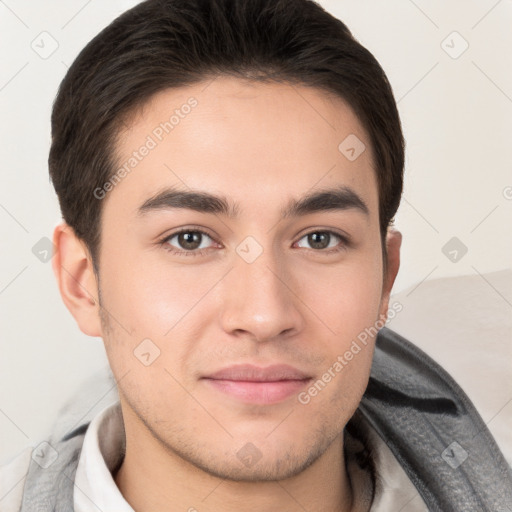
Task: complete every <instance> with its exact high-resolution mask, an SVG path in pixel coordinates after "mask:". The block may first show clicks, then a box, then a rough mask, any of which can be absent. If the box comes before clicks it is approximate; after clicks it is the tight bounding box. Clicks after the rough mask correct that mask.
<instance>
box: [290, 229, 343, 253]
mask: <svg viewBox="0 0 512 512" xmlns="http://www.w3.org/2000/svg"><path fill="white" fill-rule="evenodd" d="M302 240H306V241H307V244H308V245H309V247H304V246H303V245H300V244H301V241H302ZM301 241H299V242H298V245H299V247H304V248H306V249H308V248H310V249H312V250H315V251H321V252H326V253H331V252H336V251H338V250H342V249H345V248H346V247H348V245H349V242H348V240H347V239H346V238H345V237H343V236H341V235H338V234H337V233H334V232H333V231H312V232H311V233H308V234H307V235H305V236H303V237H302V238H301ZM340 242H341V243H340ZM326 249H330V250H326Z"/></svg>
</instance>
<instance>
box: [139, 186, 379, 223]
mask: <svg viewBox="0 0 512 512" xmlns="http://www.w3.org/2000/svg"><path fill="white" fill-rule="evenodd" d="M175 208H183V209H188V210H194V211H197V212H201V213H212V214H216V215H224V216H226V217H228V218H230V219H235V218H237V217H238V215H239V213H240V205H239V204H238V203H232V202H230V201H229V200H228V199H227V198H226V197H225V196H221V195H213V194H210V193H208V192H203V191H199V190H181V189H177V188H172V187H171V188H166V189H164V190H162V191H160V192H158V193H157V194H156V195H154V196H152V197H150V198H149V199H147V200H146V201H144V203H143V204H142V205H141V206H140V207H139V208H138V210H137V214H138V216H144V215H146V214H148V213H150V212H154V211H158V210H168V209H175ZM330 210H355V211H359V212H361V213H362V214H364V215H366V216H369V215H370V211H369V208H368V205H367V204H366V203H365V202H364V201H363V199H362V198H361V197H360V196H359V195H358V194H357V193H356V192H355V191H354V190H353V189H351V188H350V187H348V186H340V187H336V188H331V189H322V190H316V191H315V192H311V193H309V194H306V195H305V196H303V197H302V198H300V199H298V200H297V199H291V200H290V201H289V202H288V204H287V205H286V206H285V207H284V208H283V209H282V210H281V218H283V219H285V218H290V217H299V216H303V215H307V214H310V213H315V212H322V211H330Z"/></svg>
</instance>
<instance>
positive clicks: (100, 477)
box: [0, 402, 428, 512]
mask: <svg viewBox="0 0 512 512" xmlns="http://www.w3.org/2000/svg"><path fill="white" fill-rule="evenodd" d="M369 434H370V439H369V441H370V445H371V448H372V452H373V456H374V460H375V466H376V470H377V484H376V489H375V497H374V500H373V503H372V506H371V508H370V511H371V512H396V511H397V510H400V511H401V512H428V508H427V506H426V505H425V503H424V501H423V499H422V498H421V496H420V495H419V494H418V492H417V490H416V488H415V487H414V485H413V484H412V482H411V481H410V480H409V478H408V477H407V475H406V474H405V472H404V470H403V469H402V467H401V466H400V464H399V463H398V461H397V460H396V458H395V456H394V455H393V454H392V452H391V451H390V450H389V448H388V447H387V446H386V444H385V443H384V442H383V441H382V439H381V438H380V437H379V435H378V434H377V433H376V432H375V431H373V430H371V427H370V432H369ZM31 452H32V448H28V449H27V450H25V451H24V452H22V453H21V454H19V455H18V456H17V457H15V458H14V459H13V460H12V461H11V462H9V463H8V464H6V465H4V466H1V467H0V510H2V512H15V511H16V512H17V511H18V510H19V507H20V505H21V500H22V494H23V485H24V481H25V475H26V472H27V469H28V465H29V462H30V458H31ZM123 452H124V427H123V423H122V415H121V408H120V404H119V402H117V403H115V404H112V405H109V406H108V407H105V408H104V409H103V410H102V411H101V412H100V413H99V414H97V415H96V416H95V417H94V418H93V420H92V421H91V423H90V425H89V428H88V429H87V431H86V433H85V436H84V441H83V446H82V451H81V454H80V459H79V461H78V466H77V471H76V475H75V486H74V508H75V512H90V511H91V510H101V511H102V512H134V510H133V508H132V507H131V506H130V505H129V504H128V502H127V501H126V500H125V499H124V497H123V495H122V494H121V492H120V491H119V488H118V487H117V485H116V483H115V481H114V478H113V476H112V472H113V471H114V470H115V469H116V468H117V467H118V465H119V462H120V459H121V457H122V456H123ZM356 485H359V484H356ZM360 485H363V484H362V483H361V484H360Z"/></svg>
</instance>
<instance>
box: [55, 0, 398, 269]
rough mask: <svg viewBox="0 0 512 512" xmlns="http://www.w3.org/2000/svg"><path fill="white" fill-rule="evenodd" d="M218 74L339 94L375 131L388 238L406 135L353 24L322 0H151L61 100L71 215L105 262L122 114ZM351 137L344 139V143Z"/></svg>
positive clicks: (105, 36)
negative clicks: (107, 197)
mask: <svg viewBox="0 0 512 512" xmlns="http://www.w3.org/2000/svg"><path fill="white" fill-rule="evenodd" d="M219 75H231V76H238V77H240V78H245V79H246V78H249V79H252V80H257V81H269V80H271V81H280V82H288V83H293V84H302V85H307V86H313V87H316V88H319V89H321V90H324V91H327V92H330V93H334V94H335V95H337V96H339V97H341V98H342V99H344V100H345V101H346V102H347V103H348V104H349V105H350V106H351V108H352V109H353V110H354V112H355V114H356V115H357V117H358V119H359V120H360V122H361V124H362V125H363V127H364V129H365V130H366V131H367V133H368V135H369V137H370V141H371V146H372V151H373V155H374V160H375V167H376V169H375V171H376V173H377V182H378V188H379V222H380V232H381V239H382V250H383V259H384V269H386V267H387V254H386V249H385V236H386V232H387V228H388V226H389V224H390V222H392V219H393V216H394V215H395V213H396V211H397V209H398V206H399V204H400V198H401V194H402V187H403V167H404V150H405V143H404V139H403V135H402V128H401V123H400V118H399V115H398V111H397V108H396V103H395V100H394V97H393V93H392V89H391V86H390V84H389V82H388V80H387V77H386V75H385V73H384V71H383V70H382V68H381V66H380V65H379V63H378V62H377V60H376V59H375V58H374V56H373V55H372V54H371V53H370V52H369V51H368V50H366V49H365V48H364V47H363V46H362V45H361V44H360V43H359V42H358V41H357V40H356V39H355V38H354V37H353V36H352V34H351V32H350V31H349V29H348V28H347V27H346V26H345V24H344V23H343V22H341V21H340V20H338V19H337V18H335V17H334V16H332V15H331V14H329V13H328V12H326V11H325V10H324V9H323V8H322V7H321V6H320V5H318V4H317V3H315V2H314V1H312V0H146V1H145V2H142V3H140V4H138V5H137V6H135V7H134V8H132V9H130V10H128V11H126V12H125V13H123V14H122V15H121V16H119V17H118V18H117V19H115V20H114V21H113V22H112V23H111V24H110V25H108V26H107V27H106V28H105V29H103V30H102V31H101V32H100V33H99V34H98V35H97V36H95V37H94V38H93V39H92V40H91V41H90V42H89V43H88V44H87V46H86V47H85V48H84V49H83V50H82V51H81V52H80V54H79V55H78V57H77V58H76V59H75V61H74V62H73V64H72V65H71V67H70V68H69V70H68V72H67V74H66V76H65V77H64V79H63V81H62V83H61V84H60V88H59V91H58V94H57V97H56V99H55V102H54V105H53V112H52V119H51V122H52V144H51V149H50V155H49V160H48V163H49V170H50V176H51V180H52V183H53V185H54V187H55V191H56V193H57V195H58V198H59V204H60V208H61V212H62V216H63V218H64V220H65V221H66V223H67V224H69V225H70V226H71V227H72V228H73V230H74V232H75V234H76V235H77V236H78V237H79V238H80V239H82V240H83V241H84V242H85V244H86V245H87V248H88V250H89V252H90V253H91V256H92V259H93V263H94V267H95V270H96V272H97V271H98V268H99V247H100V219H101V211H102V209H101V206H102V205H101V200H99V199H98V198H97V197H95V195H94V194H93V191H94V190H95V189H97V188H98V187H101V186H102V185H103V184H104V183H106V182H108V181H109V179H110V178H111V177H112V175H113V174H114V173H115V171H116V165H117V162H116V159H115V148H116V141H117V138H116V137H117V134H118V132H119V130H120V128H121V124H122V123H123V122H124V120H125V119H127V117H128V116H129V115H130V113H132V112H133V111H134V110H136V109H137V108H139V107H141V106H143V105H144V104H145V103H146V102H147V101H148V100H149V99H150V97H151V96H152V95H153V94H155V93H157V92H159V91H161V90H163V89H166V88H176V87H181V86H184V85H189V84H193V83H197V82H200V81H203V80H205V79H207V78H211V77H214V76H219ZM340 142H341V141H340Z"/></svg>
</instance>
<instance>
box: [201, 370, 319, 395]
mask: <svg viewBox="0 0 512 512" xmlns="http://www.w3.org/2000/svg"><path fill="white" fill-rule="evenodd" d="M202 380H204V381H205V382H206V383H207V384H208V385H209V386H210V387H211V388H212V389H214V390H216V391H218V392H220V393H223V394H225V395H228V396H230V397H233V398H235V399H237V400H239V401H242V402H246V403H255V404H273V403H278V402H282V401H284V400H286V399H287V398H290V397H291V396H293V395H295V394H297V393H299V392H300V391H301V389H303V388H304V387H306V386H307V385H308V384H309V383H310V382H311V380H312V377H311V376H310V375H308V374H306V373H305V372H303V371H301V370H298V369H297V368H294V367H292V366H289V365H281V364H280V365H272V366H269V367H266V368H260V367H257V366H254V365H235V366H230V367H228V368H223V369H221V370H219V371H217V372H215V373H213V374H211V375H208V376H205V377H202Z"/></svg>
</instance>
